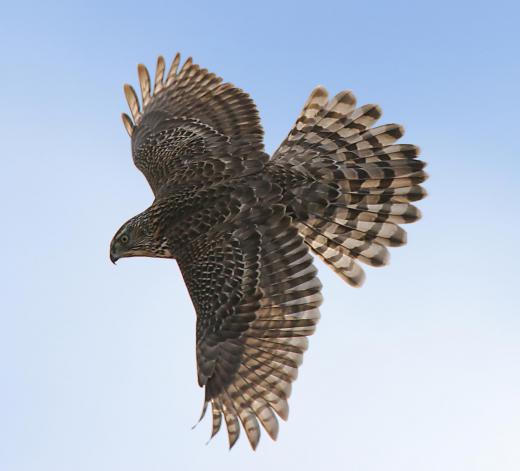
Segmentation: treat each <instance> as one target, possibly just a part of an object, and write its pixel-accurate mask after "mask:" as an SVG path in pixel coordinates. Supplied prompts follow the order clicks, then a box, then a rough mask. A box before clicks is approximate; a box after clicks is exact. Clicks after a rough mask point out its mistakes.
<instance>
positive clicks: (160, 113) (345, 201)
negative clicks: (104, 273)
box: [110, 54, 426, 449]
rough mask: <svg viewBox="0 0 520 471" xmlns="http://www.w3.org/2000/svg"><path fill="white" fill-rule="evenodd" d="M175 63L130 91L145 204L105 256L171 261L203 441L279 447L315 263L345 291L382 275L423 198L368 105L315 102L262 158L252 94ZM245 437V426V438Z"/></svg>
mask: <svg viewBox="0 0 520 471" xmlns="http://www.w3.org/2000/svg"><path fill="white" fill-rule="evenodd" d="M179 65H180V56H179V54H177V55H176V56H175V59H174V60H173V63H172V65H171V67H170V68H169V71H168V72H167V73H166V74H165V69H166V68H165V61H164V59H163V58H162V57H159V58H158V60H157V70H156V74H155V79H154V82H153V85H152V83H151V80H150V75H149V73H148V70H147V69H146V68H145V67H144V66H143V65H139V66H138V75H139V82H140V88H141V94H142V100H141V101H140V100H139V99H138V97H137V95H136V93H135V91H134V89H133V88H132V87H131V86H129V85H125V87H124V90H125V95H126V99H127V101H128V104H129V107H130V111H131V115H132V117H130V116H128V115H127V114H123V115H122V117H123V123H124V125H125V128H126V130H127V132H128V134H129V135H130V137H131V141H132V156H133V161H134V163H135V165H136V166H137V168H138V169H139V170H141V172H142V173H143V174H144V175H145V177H146V179H147V180H148V183H149V184H150V186H151V188H152V191H153V193H154V196H155V199H154V201H153V204H152V205H151V206H150V207H149V208H148V209H146V210H144V211H143V212H142V213H140V214H138V215H137V216H135V217H133V218H131V219H130V220H129V221H128V222H126V223H125V224H123V226H122V227H121V228H120V229H119V230H118V231H117V232H116V234H115V236H114V238H113V240H112V242H111V245H110V258H111V260H112V261H113V262H116V261H117V260H118V259H119V258H122V257H135V256H143V257H163V258H172V259H175V260H176V261H177V263H178V265H179V267H180V270H181V272H182V276H183V278H184V281H185V283H186V286H187V288H188V291H189V293H190V296H191V299H192V301H193V305H194V308H195V311H196V315H197V321H196V356H197V369H198V382H199V385H200V386H201V387H204V392H205V399H204V408H203V412H202V416H201V418H202V417H204V414H205V412H206V409H207V407H208V405H211V413H212V434H211V436H212V437H213V436H214V435H215V434H216V433H217V432H218V431H219V429H220V427H221V423H222V419H223V420H224V422H225V424H226V427H227V432H228V438H229V446H230V447H232V446H233V445H234V444H235V442H236V440H237V439H238V436H239V433H240V430H241V428H243V429H244V431H245V433H246V435H247V438H248V439H249V442H250V444H251V446H252V448H253V449H255V448H256V446H257V444H258V441H259V438H260V429H261V427H260V425H261V426H262V427H263V428H264V429H265V431H266V432H267V434H268V435H269V436H270V437H271V438H272V439H276V437H277V434H278V420H277V417H280V418H281V419H283V420H286V419H287V415H288V404H287V399H288V397H289V395H290V393H291V383H292V382H293V381H294V380H295V379H296V376H297V369H298V367H299V366H300V364H301V363H302V357H303V353H304V351H305V350H306V349H307V337H308V336H309V335H311V334H312V333H313V332H314V330H315V327H316V323H317V322H318V319H319V309H318V308H319V306H320V304H321V302H322V297H321V294H320V290H321V284H320V281H319V279H318V277H317V273H316V268H315V267H314V265H313V257H312V256H311V253H314V254H315V255H317V256H318V257H319V258H321V259H322V260H323V262H325V264H326V265H327V266H329V267H330V268H331V269H332V270H334V272H335V273H337V274H338V275H339V276H340V277H341V278H342V279H343V280H345V281H346V282H347V283H348V284H349V285H351V286H360V285H361V284H362V283H363V280H364V272H363V269H362V268H361V264H363V263H364V264H367V265H370V266H373V267H379V266H382V265H386V264H387V263H388V258H389V257H388V247H396V246H400V245H403V244H404V243H405V242H406V233H405V231H404V230H403V229H402V228H401V226H400V225H401V224H404V223H410V222H414V221H416V220H417V219H419V217H420V213H419V210H418V209H417V208H416V207H415V206H414V205H412V204H411V203H412V202H414V201H417V200H420V199H422V198H423V197H424V196H425V194H426V193H425V191H424V189H423V188H422V187H421V186H420V184H421V183H422V182H423V181H424V180H425V179H426V174H425V172H424V171H423V168H424V166H425V164H424V162H422V161H420V160H419V159H418V158H417V157H418V153H419V149H418V148H417V147H416V146H414V145H410V144H396V141H397V140H398V139H399V138H401V136H402V135H403V128H402V127H401V126H400V125H397V124H386V125H382V126H381V125H380V126H377V127H374V124H375V123H376V121H377V120H378V119H379V118H380V117H381V109H380V107H379V106H377V105H373V104H368V105H363V106H360V107H356V100H355V98H354V95H353V94H352V93H351V92H350V91H342V92H340V93H338V94H337V95H336V96H335V97H333V98H331V99H329V97H328V93H327V91H326V90H325V88H323V87H321V86H319V87H317V88H315V89H314V90H313V91H312V93H311V95H310V97H309V98H308V100H307V102H306V103H305V105H304V107H303V110H302V112H301V114H300V115H299V117H298V118H297V120H296V122H295V124H294V126H293V128H292V129H291V130H290V132H289V134H288V135H287V137H286V139H285V140H284V141H283V142H282V144H281V145H280V147H279V148H278V150H276V152H275V153H274V154H273V155H272V156H271V157H269V156H268V154H267V153H266V152H265V150H264V145H263V142H262V139H263V130H262V126H261V124H260V119H259V115H258V112H257V109H256V107H255V104H254V103H253V101H252V100H251V98H250V97H249V95H248V94H246V93H245V92H244V91H242V90H241V89H239V88H237V87H235V86H234V85H232V84H230V83H224V82H223V81H222V79H221V78H219V77H218V76H216V75H215V74H213V73H210V72H209V71H208V70H206V69H204V68H201V67H200V66H198V65H196V64H194V63H193V61H192V59H191V58H188V59H187V60H186V62H184V64H183V65H182V66H181V67H179ZM240 424H241V425H240Z"/></svg>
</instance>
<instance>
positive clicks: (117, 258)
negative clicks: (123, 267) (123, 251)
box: [110, 251, 119, 265]
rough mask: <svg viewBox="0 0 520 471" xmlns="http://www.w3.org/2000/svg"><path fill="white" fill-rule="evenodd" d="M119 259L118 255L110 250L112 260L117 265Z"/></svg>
mask: <svg viewBox="0 0 520 471" xmlns="http://www.w3.org/2000/svg"><path fill="white" fill-rule="evenodd" d="M118 260H119V257H118V256H117V255H114V254H113V253H112V251H110V261H111V262H112V263H113V264H114V265H115V264H116V262H117V261H118Z"/></svg>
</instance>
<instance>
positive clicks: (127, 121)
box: [121, 113, 134, 137]
mask: <svg viewBox="0 0 520 471" xmlns="http://www.w3.org/2000/svg"><path fill="white" fill-rule="evenodd" d="M121 119H122V120H123V124H124V126H125V129H126V132H127V133H128V135H129V136H130V137H132V134H133V132H134V123H133V122H132V118H130V116H128V115H127V114H126V113H121Z"/></svg>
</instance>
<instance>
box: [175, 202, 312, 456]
mask: <svg viewBox="0 0 520 471" xmlns="http://www.w3.org/2000/svg"><path fill="white" fill-rule="evenodd" d="M178 262H179V265H180V268H181V271H182V274H183V277H184V279H185V282H186V285H187V287H188V290H189V292H190V295H191V298H192V301H193V304H194V306H195V310H196V312H197V348H196V351H197V365H198V380H199V384H200V385H201V386H204V387H205V405H204V412H203V414H202V415H203V416H204V413H205V411H206V407H207V406H208V404H211V406H212V416H213V430H212V436H214V435H215V434H216V433H217V432H218V430H219V429H220V425H221V422H222V416H223V417H224V421H225V423H226V425H227V431H228V436H229V444H230V447H231V446H233V445H234V443H235V442H236V440H237V438H238V436H239V432H240V425H239V423H242V426H243V428H244V430H245V432H246V434H247V437H248V439H249V442H250V443H251V446H252V447H253V448H255V447H256V445H257V443H258V440H259V438H260V426H259V423H260V424H261V425H262V426H263V427H264V429H265V430H266V431H267V433H268V434H269V435H270V436H271V438H273V439H276V436H277V433H278V420H277V418H276V415H278V416H279V417H281V418H282V419H284V420H285V419H286V418H287V414H288V405H287V399H288V397H289V394H290V392H291V383H292V382H293V381H294V379H296V375H297V368H298V366H299V365H300V364H301V362H302V357H303V352H304V351H305V349H306V348H307V336H308V335H311V334H312V333H313V332H314V329H315V325H316V323H317V321H318V318H319V310H318V306H319V305H320V303H321V299H322V298H321V294H320V289H321V284H320V281H319V279H318V278H317V275H316V269H315V267H314V266H313V260H312V257H311V256H310V254H309V252H308V248H307V246H306V245H305V243H304V242H303V239H302V238H301V236H299V235H298V233H297V230H296V229H295V228H294V227H293V225H292V223H291V218H290V217H288V216H287V215H286V214H285V209H284V207H283V206H281V205H272V206H270V207H269V208H263V209H258V210H257V209H253V210H252V211H250V216H249V217H248V219H247V220H242V221H241V223H240V224H235V225H234V226H233V227H232V228H230V229H229V230H228V231H220V232H219V233H216V234H214V235H212V236H208V235H204V236H202V237H199V238H198V239H195V240H192V241H191V242H190V244H189V247H187V250H186V251H185V254H184V256H183V257H181V258H179V259H178Z"/></svg>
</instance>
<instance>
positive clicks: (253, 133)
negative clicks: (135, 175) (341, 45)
mask: <svg viewBox="0 0 520 471" xmlns="http://www.w3.org/2000/svg"><path fill="white" fill-rule="evenodd" d="M179 63H180V56H179V54H177V55H176V56H175V59H174V61H173V63H172V66H171V68H170V70H169V72H168V74H167V75H166V77H165V76H164V72H165V62H164V59H163V58H162V57H159V59H158V61H157V71H156V74H155V80H154V85H153V92H152V85H151V80H150V75H149V73H148V70H147V69H146V67H144V66H143V65H139V66H138V74H139V82H140V88H141V94H142V103H140V102H139V99H138V98H137V94H136V93H135V91H134V89H133V88H132V87H131V86H130V85H125V95H126V98H127V101H128V104H129V106H130V111H131V114H132V118H133V119H132V118H130V116H128V115H126V114H123V123H124V125H125V128H126V130H127V131H128V133H129V135H130V136H131V138H132V154H133V159H134V163H135V165H136V166H137V168H139V170H141V171H142V172H143V174H144V175H145V177H146V178H147V180H148V182H149V184H150V186H151V188H152V190H153V192H154V194H156V195H157V194H158V193H160V192H161V191H166V190H165V188H167V187H169V188H171V187H175V186H176V185H179V184H199V183H204V184H208V183H213V182H217V181H221V180H224V179H227V178H232V177H237V176H244V175H248V174H252V173H255V172H258V171H259V170H261V169H262V167H263V165H264V164H265V162H266V161H267V159H268V156H267V154H265V153H264V147H263V142H262V139H263V130H262V127H261V125H260V119H259V116H258V111H257V109H256V107H255V105H254V103H253V101H252V100H251V98H250V97H249V96H248V95H247V94H246V93H245V92H243V91H242V90H240V89H239V88H236V87H235V86H233V85H231V84H229V83H223V82H222V79H221V78H219V77H217V76H216V75H215V74H213V73H210V72H208V71H207V70H206V69H202V68H201V67H199V66H198V65H197V64H194V63H193V62H192V60H191V58H188V60H187V61H186V62H185V63H184V65H182V67H181V68H180V69H178V66H179Z"/></svg>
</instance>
